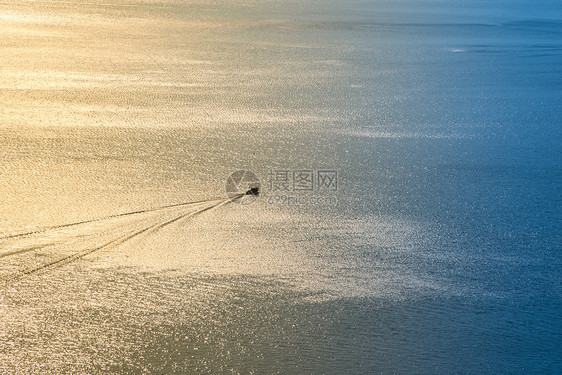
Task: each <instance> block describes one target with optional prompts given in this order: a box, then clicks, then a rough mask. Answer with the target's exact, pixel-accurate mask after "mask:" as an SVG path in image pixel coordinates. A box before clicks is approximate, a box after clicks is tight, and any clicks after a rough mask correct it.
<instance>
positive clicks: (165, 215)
mask: <svg viewBox="0 0 562 375" xmlns="http://www.w3.org/2000/svg"><path fill="white" fill-rule="evenodd" d="M242 197H243V194H239V195H234V196H229V197H225V198H217V199H209V200H202V201H195V202H185V203H179V204H173V205H167V206H161V207H156V208H151V209H145V210H137V211H132V212H126V213H119V214H115V215H110V216H105V217H101V218H97V219H89V220H83V221H78V222H73V223H66V224H61V225H54V226H47V227H39V228H36V229H34V230H31V231H25V232H18V233H12V234H7V235H4V236H1V237H0V280H1V281H2V282H3V283H4V284H5V285H12V284H14V283H16V282H18V281H20V280H22V279H24V278H26V277H28V276H31V275H35V274H40V273H42V272H46V271H48V270H52V269H55V268H58V267H62V266H64V265H67V264H69V263H72V262H75V261H78V260H80V259H83V258H85V257H87V256H88V255H91V254H93V253H97V252H100V251H103V250H110V249H116V248H119V246H121V245H123V244H124V243H126V242H128V241H130V240H132V239H134V238H137V237H140V236H141V235H150V234H151V233H154V232H156V231H158V230H160V229H162V228H164V227H166V226H168V225H171V224H173V223H175V222H178V221H180V220H185V219H189V218H192V217H195V216H197V215H200V214H202V213H204V212H206V211H209V210H212V209H215V208H218V207H220V206H223V205H226V204H228V203H231V202H233V201H236V200H237V199H240V198H242Z"/></svg>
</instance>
